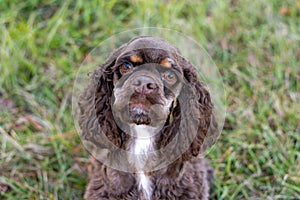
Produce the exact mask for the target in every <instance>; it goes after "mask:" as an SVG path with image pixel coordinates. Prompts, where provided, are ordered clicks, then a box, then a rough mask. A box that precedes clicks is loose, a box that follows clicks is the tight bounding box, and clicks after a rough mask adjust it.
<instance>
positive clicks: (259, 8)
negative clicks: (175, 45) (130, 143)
mask: <svg viewBox="0 0 300 200" xmlns="http://www.w3.org/2000/svg"><path fill="white" fill-rule="evenodd" d="M299 17H300V2H299V1H297V0H287V1H279V0H278V1H277V0H276V1H271V0H269V1H268V0H261V1H258V0H241V1H236V0H231V1H229V0H224V1H216V0H215V1H201V2H198V3H196V2H193V1H164V2H163V3H161V1H158V0H154V1H148V2H146V1H145V2H144V1H139V0H135V1H121V2H117V1H107V2H104V1H83V0H78V1H76V2H73V1H70V0H67V1H64V2H61V1H55V0H40V1H39V0H31V1H24V2H19V1H15V0H14V1H8V0H2V1H0V26H1V31H0V32H1V34H0V60H1V62H0V74H1V75H0V76H1V79H0V94H1V96H0V142H1V144H0V148H1V150H0V158H1V159H0V199H82V195H83V192H84V189H85V185H86V178H87V174H86V171H87V168H88V158H89V154H88V153H87V152H86V151H85V149H84V148H83V147H82V145H81V143H80V140H79V137H78V136H77V133H76V131H75V127H74V122H73V118H72V116H71V104H70V99H71V91H72V84H73V81H74V79H75V76H76V71H77V69H78V67H79V66H80V63H81V62H82V61H83V59H84V57H85V55H87V53H88V52H89V51H90V50H92V49H93V48H94V47H96V46H97V45H98V44H99V43H100V42H101V41H103V40H104V39H106V38H108V37H109V36H110V35H112V34H114V33H118V32H120V31H124V30H128V29H132V28H138V27H144V26H155V27H166V28H171V29H174V30H177V31H180V32H182V33H184V34H186V35H189V36H192V37H193V38H194V39H196V40H197V41H199V42H200V43H201V44H202V45H203V46H204V48H205V49H206V50H207V51H208V53H209V54H210V55H211V57H212V58H213V60H214V62H215V63H216V65H217V66H218V69H219V71H220V73H221V75H222V77H223V81H224V85H225V89H226V94H227V97H226V98H227V116H226V122H225V126H224V130H223V132H222V135H221V137H220V139H219V141H218V143H217V144H216V145H215V146H214V148H213V149H212V151H211V152H210V153H209V155H208V157H209V159H210V160H211V164H212V165H213V167H214V168H215V174H216V176H215V187H214V189H213V191H212V192H213V194H212V197H213V198H214V199H299V198H300V125H299V124H300V123H299V122H300V109H299V108H300V92H299V91H300V67H299V66H300V48H299V46H300V21H299Z"/></svg>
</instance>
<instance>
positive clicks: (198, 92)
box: [179, 57, 217, 159]
mask: <svg viewBox="0 0 300 200" xmlns="http://www.w3.org/2000/svg"><path fill="white" fill-rule="evenodd" d="M179 64H180V66H181V67H182V69H183V74H184V78H185V79H186V81H187V86H188V87H189V88H190V89H191V90H192V93H193V95H194V97H193V98H195V101H194V102H195V103H194V104H196V105H190V107H191V108H190V109H195V110H197V111H198V114H197V115H196V116H198V122H197V123H198V127H197V130H196V131H197V133H196V136H195V137H194V138H193V140H192V143H191V145H190V148H189V149H188V150H187V151H186V152H185V153H184V154H183V156H182V158H183V159H189V158H191V157H192V156H197V155H198V154H199V152H200V151H202V150H205V149H204V148H203V146H204V143H205V139H206V138H208V137H209V135H210V134H213V130H216V129H215V128H216V126H217V124H216V122H215V120H214V117H213V103H212V100H211V97H210V93H209V92H208V90H207V88H206V86H205V84H204V83H203V82H200V81H199V78H198V76H197V71H196V68H195V67H194V66H193V65H192V64H191V63H190V62H189V61H187V60H186V59H185V58H183V57H181V58H180V60H179ZM191 112H193V111H191ZM187 134H189V133H187Z"/></svg>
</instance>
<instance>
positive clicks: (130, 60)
mask: <svg viewBox="0 0 300 200" xmlns="http://www.w3.org/2000/svg"><path fill="white" fill-rule="evenodd" d="M91 88H93V89H91ZM187 96H189V97H188V98H186V97H187ZM80 108H81V113H82V114H81V119H80V125H81V129H82V130H83V135H85V136H86V138H92V137H91V135H95V134H97V128H95V126H96V123H97V124H99V125H100V127H101V129H102V131H103V133H104V134H105V135H106V137H107V138H108V139H109V140H110V141H111V142H112V143H113V144H114V145H116V146H117V147H122V146H123V144H124V142H126V140H127V139H128V138H129V137H130V136H129V135H128V134H127V133H126V132H127V130H129V128H128V127H130V125H145V126H149V127H160V131H159V134H158V135H157V136H156V141H157V146H156V147H157V148H162V147H164V146H165V145H167V144H168V143H169V142H170V141H171V140H172V138H174V136H175V134H176V132H177V131H178V130H179V127H180V123H182V118H183V117H185V118H188V117H191V118H192V119H191V121H193V120H196V121H197V123H196V124H197V125H196V126H197V127H194V128H192V129H193V130H196V132H197V133H196V135H195V137H194V138H193V141H192V142H191V144H190V146H189V149H188V150H187V151H186V152H185V153H184V154H183V157H184V158H186V159H188V158H190V157H191V156H197V155H198V153H199V151H200V149H201V145H202V144H203V141H204V138H205V137H206V136H207V133H208V129H209V126H210V123H211V117H212V108H213V105H212V102H211V98H210V95H209V92H208V91H207V89H206V88H205V86H204V84H203V83H201V82H199V81H198V77H197V73H196V69H195V68H194V67H193V66H192V64H191V63H190V62H189V61H187V60H186V59H185V58H184V57H183V56H181V54H180V52H179V50H178V49H177V48H175V47H173V46H172V45H171V44H169V43H168V42H166V41H165V40H162V39H159V38H154V37H148V36H144V37H138V38H135V39H133V40H131V41H129V42H128V43H126V44H124V45H122V46H121V47H120V48H118V49H117V50H115V51H114V52H113V53H112V54H111V56H110V57H109V58H108V59H107V61H106V62H105V63H104V64H102V65H101V66H100V68H99V69H97V70H95V71H94V73H93V74H92V83H91V84H90V85H89V88H88V89H87V90H86V91H85V92H84V93H83V94H82V96H81V100H80ZM182 109H184V110H182ZM183 113H185V115H184V116H183ZM195 113H196V114H195ZM189 114H190V116H189ZM187 120H189V119H187ZM97 126H98V125H97ZM186 128H187V130H189V127H186ZM186 134H187V135H188V134H189V131H186Z"/></svg>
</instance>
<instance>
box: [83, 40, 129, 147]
mask: <svg viewBox="0 0 300 200" xmlns="http://www.w3.org/2000/svg"><path fill="white" fill-rule="evenodd" d="M125 47H126V44H124V45H122V46H121V47H120V48H118V49H117V50H115V51H114V52H113V53H112V54H111V55H110V56H109V58H108V59H107V60H106V61H105V62H104V63H103V64H102V65H100V66H99V67H98V69H96V70H95V71H93V72H92V73H91V74H90V82H89V85H88V86H87V87H86V88H85V90H84V91H83V92H82V94H81V95H80V97H79V107H80V119H79V125H80V128H81V131H82V135H81V137H83V139H85V140H88V141H89V142H92V143H93V144H95V145H97V146H101V147H102V148H109V145H108V144H107V142H105V141H107V139H109V140H110V141H111V142H112V143H113V144H114V145H115V146H117V147H121V146H122V141H124V139H125V137H126V136H125V133H123V132H122V131H121V130H120V129H119V128H118V126H117V125H116V123H115V121H114V118H113V114H112V109H111V96H112V91H113V89H114V86H113V73H114V72H113V66H114V64H115V61H116V59H117V58H118V56H119V55H120V54H121V52H122V51H123V50H124V48H125ZM105 137H106V138H105Z"/></svg>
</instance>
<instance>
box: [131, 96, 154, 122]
mask: <svg viewBox="0 0 300 200" xmlns="http://www.w3.org/2000/svg"><path fill="white" fill-rule="evenodd" d="M155 104H160V102H159V101H157V100H154V99H153V98H148V97H147V96H144V95H136V94H134V95H132V97H131V99H130V101H129V114H130V118H131V120H132V122H133V123H135V124H137V125H149V124H150V123H151V117H150V109H151V106H153V105H155Z"/></svg>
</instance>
